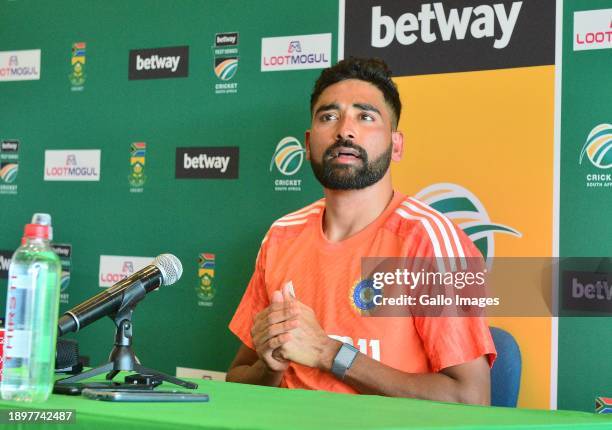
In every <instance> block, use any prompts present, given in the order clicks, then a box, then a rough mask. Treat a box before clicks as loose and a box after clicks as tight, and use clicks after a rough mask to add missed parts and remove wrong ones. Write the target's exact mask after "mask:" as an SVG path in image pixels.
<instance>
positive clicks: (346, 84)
mask: <svg viewBox="0 0 612 430" xmlns="http://www.w3.org/2000/svg"><path fill="white" fill-rule="evenodd" d="M306 137H307V139H306V142H307V143H306V150H307V156H308V158H309V160H310V162H311V166H312V171H313V172H314V174H315V176H316V178H317V179H318V180H319V182H320V183H321V185H323V186H324V187H325V188H328V189H332V190H357V189H362V188H366V187H369V186H370V185H373V184H375V183H376V182H378V181H380V180H381V179H382V178H383V177H384V176H385V174H386V173H387V171H388V170H389V164H390V162H391V159H394V160H399V157H401V149H402V148H401V146H402V145H401V134H400V133H398V132H392V116H391V111H390V109H389V107H388V106H387V104H386V103H385V100H384V97H383V94H382V92H381V91H380V90H379V89H378V88H376V87H375V86H374V85H372V84H370V83H369V82H365V81H361V80H357V79H349V80H345V81H341V82H338V83H337V84H334V85H331V86H329V87H327V88H326V89H325V90H324V91H323V92H322V93H321V96H320V97H319V99H318V100H317V103H316V105H315V106H314V112H313V118H312V126H311V129H310V131H309V132H307V135H306ZM398 142H399V143H398Z"/></svg>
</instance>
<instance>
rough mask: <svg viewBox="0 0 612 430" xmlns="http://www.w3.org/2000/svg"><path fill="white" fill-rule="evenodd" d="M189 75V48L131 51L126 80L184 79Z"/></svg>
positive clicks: (174, 47) (175, 47)
mask: <svg viewBox="0 0 612 430" xmlns="http://www.w3.org/2000/svg"><path fill="white" fill-rule="evenodd" d="M188 74H189V46H173V47H168V48H151V49H132V50H131V51H130V58H129V66H128V79H130V80H135V79H162V78H184V77H187V76H188Z"/></svg>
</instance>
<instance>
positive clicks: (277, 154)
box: [269, 136, 306, 191]
mask: <svg viewBox="0 0 612 430" xmlns="http://www.w3.org/2000/svg"><path fill="white" fill-rule="evenodd" d="M305 153H306V150H305V149H304V147H303V146H302V144H301V143H300V141H299V140H297V139H296V138H295V137H293V136H287V137H284V138H282V139H281V141H280V142H278V144H277V145H276V148H275V149H274V154H273V155H272V160H270V169H269V170H270V172H272V171H273V170H274V167H276V169H277V170H278V171H279V172H280V173H281V174H282V175H283V176H293V175H295V174H296V173H297V172H299V171H300V169H301V168H302V164H303V163H304V156H305V155H304V154H305ZM274 189H275V191H301V189H302V180H301V179H293V178H291V179H289V178H287V179H275V180H274Z"/></svg>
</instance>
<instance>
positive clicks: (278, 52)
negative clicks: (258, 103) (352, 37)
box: [261, 33, 332, 72]
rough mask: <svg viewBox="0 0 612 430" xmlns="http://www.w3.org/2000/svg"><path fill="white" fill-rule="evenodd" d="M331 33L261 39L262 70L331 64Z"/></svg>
mask: <svg viewBox="0 0 612 430" xmlns="http://www.w3.org/2000/svg"><path fill="white" fill-rule="evenodd" d="M331 41H332V38H331V33H322V34H308V35H303V36H284V37H265V38H263V39H261V71H262V72H272V71H280V70H300V69H322V68H325V67H329V66H330V65H331V43H332V42H331Z"/></svg>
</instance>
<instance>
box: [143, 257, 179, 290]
mask: <svg viewBox="0 0 612 430" xmlns="http://www.w3.org/2000/svg"><path fill="white" fill-rule="evenodd" d="M151 264H152V265H153V266H155V267H157V268H158V269H159V271H160V272H161V273H162V283H161V284H162V285H172V284H174V283H175V282H176V281H178V280H179V279H180V278H181V275H182V274H183V265H182V264H181V261H180V260H179V259H178V258H176V257H175V256H174V255H172V254H161V255H158V256H157V257H155V260H153V262H152V263H151Z"/></svg>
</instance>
